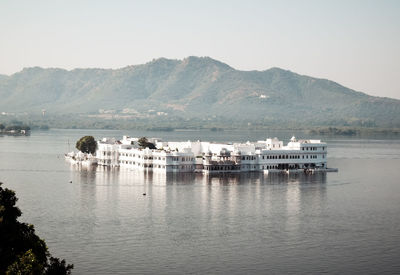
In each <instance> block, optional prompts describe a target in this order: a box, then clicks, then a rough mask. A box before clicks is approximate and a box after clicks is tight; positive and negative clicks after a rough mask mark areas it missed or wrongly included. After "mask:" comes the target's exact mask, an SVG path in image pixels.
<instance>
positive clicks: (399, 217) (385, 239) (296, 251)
mask: <svg viewBox="0 0 400 275" xmlns="http://www.w3.org/2000/svg"><path fill="white" fill-rule="evenodd" d="M123 134H128V135H131V136H148V137H160V138H163V139H165V140H188V139H190V140H198V139H200V140H211V141H247V140H252V141H254V140H259V139H264V138H266V137H274V136H277V137H279V138H281V139H283V140H284V143H286V142H287V141H288V139H290V137H291V136H292V134H296V135H297V136H298V137H299V138H315V137H314V136H313V137H310V136H307V135H306V134H305V133H301V132H297V133H292V132H289V131H275V132H270V133H265V132H261V131H260V132H257V131H253V132H246V131H225V132H208V131H205V132H197V131H181V132H139V131H126V132H122V131H99V130H96V131H95V130H50V131H47V132H33V133H32V135H31V136H30V137H8V136H5V137H0V181H1V182H3V183H4V186H3V187H8V188H10V189H13V190H15V191H16V192H17V196H18V197H19V201H18V206H19V207H20V208H21V210H22V212H23V216H22V217H21V220H22V221H25V222H28V223H32V224H34V225H35V228H36V231H37V233H38V235H39V236H41V237H42V238H44V239H45V240H46V242H47V244H48V246H49V249H50V252H51V253H52V254H53V255H54V256H56V257H60V258H65V259H66V260H67V262H68V263H73V264H74V265H75V269H74V272H73V273H74V274H110V273H114V274H191V273H195V274H199V273H200V274H204V273H218V274H226V273H230V274H249V273H251V274H282V273H285V274H286V273H296V274H298V273H302V274H320V273H336V274H337V273H362V274H372V273H374V274H376V273H380V274H381V273H388V274H389V273H390V274H393V273H397V274H399V273H400V261H399V255H400V180H399V178H400V177H399V173H400V141H399V140H396V139H357V138H329V139H324V141H327V142H328V152H329V153H328V166H329V167H334V168H339V172H338V173H327V174H316V175H289V176H287V175H285V176H282V175H281V176H277V175H262V174H258V173H249V174H240V175H234V176H224V177H219V176H203V175H198V174H184V175H167V176H165V175H164V176H161V175H159V174H144V173H139V172H133V171H125V170H121V171H119V170H107V169H105V170H104V169H94V170H81V171H80V170H78V169H76V168H73V167H71V166H70V165H69V164H68V163H67V162H65V160H64V158H63V154H64V153H65V152H67V151H68V150H70V151H71V150H72V149H73V147H74V143H75V142H76V140H78V139H79V138H80V137H82V136H84V135H94V136H95V137H96V138H101V137H119V138H121V137H122V135H123ZM70 181H72V183H70ZM144 192H146V193H147V196H143V195H142V194H143V193H144Z"/></svg>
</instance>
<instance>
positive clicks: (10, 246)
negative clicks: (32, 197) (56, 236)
mask: <svg viewBox="0 0 400 275" xmlns="http://www.w3.org/2000/svg"><path fill="white" fill-rule="evenodd" d="M17 201H18V198H17V197H16V196H15V192H14V191H12V190H10V189H7V188H3V187H2V183H1V182H0V274H35V275H36V274H48V275H49V274H50V275H52V274H71V270H72V269H73V267H74V266H73V265H70V264H68V265H67V264H66V262H65V260H61V261H60V259H58V258H53V257H51V255H50V253H49V251H48V249H47V246H46V243H45V241H44V240H42V239H40V238H39V236H37V235H36V234H35V229H34V226H33V225H31V224H27V223H21V222H19V221H18V218H19V217H20V216H21V214H22V212H21V210H20V209H19V208H18V207H16V206H15V205H16V202H17Z"/></svg>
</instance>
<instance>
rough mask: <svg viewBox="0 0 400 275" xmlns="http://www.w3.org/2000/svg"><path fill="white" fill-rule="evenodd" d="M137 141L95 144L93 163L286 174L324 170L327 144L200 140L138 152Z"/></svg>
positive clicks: (158, 144)
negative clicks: (95, 159)
mask: <svg viewBox="0 0 400 275" xmlns="http://www.w3.org/2000/svg"><path fill="white" fill-rule="evenodd" d="M137 141H138V139H137V138H130V137H127V136H124V137H123V139H122V140H115V139H103V140H100V141H98V149H97V152H96V157H97V163H98V164H99V165H104V166H119V167H124V168H128V169H134V170H144V171H160V172H205V173H213V172H241V171H262V172H273V171H282V170H283V171H290V170H300V169H318V170H324V169H325V170H326V168H327V145H326V143H324V142H321V141H320V140H296V138H295V137H292V139H291V140H290V142H289V143H288V144H287V145H286V146H284V145H283V142H282V141H279V140H278V139H277V138H273V139H270V138H269V139H266V140H262V141H257V142H254V143H252V142H246V143H233V144H224V143H211V142H201V141H194V142H192V141H186V142H163V141H159V140H156V139H150V140H149V141H150V142H153V143H154V144H155V146H156V148H157V149H149V148H146V149H141V148H139V146H138V143H137Z"/></svg>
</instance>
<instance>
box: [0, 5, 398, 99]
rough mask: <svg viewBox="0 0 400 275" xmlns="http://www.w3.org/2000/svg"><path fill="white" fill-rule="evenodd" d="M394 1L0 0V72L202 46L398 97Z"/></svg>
mask: <svg viewBox="0 0 400 275" xmlns="http://www.w3.org/2000/svg"><path fill="white" fill-rule="evenodd" d="M399 11H400V2H398V1H324V2H322V1H303V2H294V1H247V2H241V1H219V2H216V3H214V2H212V1H201V2H198V1H169V2H163V1H149V2H142V1H115V2H107V1H85V2H81V1H68V2H61V1H37V2H33V1H18V2H15V1H2V2H1V3H0V26H2V28H1V29H0V35H1V36H2V38H3V39H2V43H1V44H0V59H1V60H2V62H1V63H0V74H5V75H11V74H14V73H16V72H19V71H21V70H22V69H23V68H26V67H36V66H38V67H43V68H49V67H50V68H61V69H67V70H72V69H75V68H105V69H118V68H122V67H126V66H131V65H139V64H144V63H147V62H150V61H151V60H153V59H158V58H160V57H165V58H168V59H183V58H185V57H188V56H209V57H211V58H213V59H216V60H218V61H221V62H223V63H226V64H228V65H229V66H231V67H233V68H235V69H237V70H243V71H250V70H258V71H262V70H267V69H270V68H272V67H279V68H282V69H284V70H289V71H292V72H295V73H298V74H301V75H307V76H311V77H315V78H323V79H329V80H332V81H334V82H337V83H339V84H341V85H343V86H345V87H348V88H350V89H353V90H356V91H360V92H364V93H366V94H369V95H374V96H381V97H392V98H397V99H400V89H399V88H398V84H397V82H398V79H400V53H399V51H398V48H399V46H400V17H399V16H398V14H399Z"/></svg>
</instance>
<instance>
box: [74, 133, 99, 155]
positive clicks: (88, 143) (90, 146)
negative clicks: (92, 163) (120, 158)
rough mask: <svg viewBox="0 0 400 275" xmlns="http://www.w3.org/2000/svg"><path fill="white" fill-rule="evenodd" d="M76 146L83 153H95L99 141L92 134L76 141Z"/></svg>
mask: <svg viewBox="0 0 400 275" xmlns="http://www.w3.org/2000/svg"><path fill="white" fill-rule="evenodd" d="M75 147H76V149H78V150H79V151H81V152H83V153H90V154H94V153H95V152H96V149H97V142H96V140H95V139H94V137H92V136H84V137H82V138H81V139H80V140H78V141H77V142H76V146H75Z"/></svg>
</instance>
